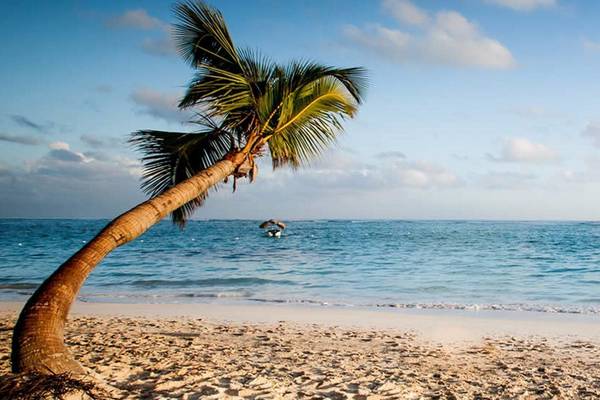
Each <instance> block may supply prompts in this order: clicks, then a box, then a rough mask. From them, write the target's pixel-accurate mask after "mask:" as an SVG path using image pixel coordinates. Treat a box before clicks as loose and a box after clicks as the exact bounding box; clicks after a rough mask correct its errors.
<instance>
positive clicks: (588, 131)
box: [581, 123, 600, 147]
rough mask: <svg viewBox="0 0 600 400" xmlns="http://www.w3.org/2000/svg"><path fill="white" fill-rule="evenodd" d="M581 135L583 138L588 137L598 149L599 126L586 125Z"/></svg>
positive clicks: (599, 143) (599, 145) (594, 124)
mask: <svg viewBox="0 0 600 400" xmlns="http://www.w3.org/2000/svg"><path fill="white" fill-rule="evenodd" d="M581 134H582V135H583V136H585V137H589V138H590V139H591V140H592V143H593V144H594V146H597V147H600V124H597V123H590V124H588V126H586V127H585V129H584V130H583V132H582V133H581Z"/></svg>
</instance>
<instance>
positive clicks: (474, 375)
mask: <svg viewBox="0 0 600 400" xmlns="http://www.w3.org/2000/svg"><path fill="white" fill-rule="evenodd" d="M20 306H21V305H20V304H17V303H0V357H1V359H0V373H1V374H6V373H8V372H9V371H10V358H9V350H10V336H11V328H12V327H13V324H14V322H15V318H16V315H17V312H18V309H19V308H20ZM599 322H600V321H599V317H598V316H584V315H557V314H537V313H518V312H488V313H478V312H450V311H425V310H412V311H411V310H388V309H385V310H373V309H348V308H336V307H296V306H289V305H285V306H267V305H259V306H252V305H223V304H195V305H194V304H185V305H181V304H160V305H151V304H144V305H131V304H130V305H123V304H102V303H93V304H92V303H90V304H84V303H78V304H77V305H76V306H75V307H74V310H73V312H72V315H71V320H70V321H69V324H68V328H67V335H66V336H67V343H68V345H69V347H70V348H71V349H72V351H73V353H74V354H75V356H76V358H77V359H78V360H79V361H80V362H81V363H82V364H83V365H84V366H85V367H87V368H89V369H90V370H92V371H94V372H95V373H96V374H98V375H100V376H101V377H103V379H104V380H105V382H107V383H108V384H110V385H112V386H113V387H115V388H118V389H119V390H120V392H115V396H116V397H117V398H127V399H137V398H182V399H197V398H207V399H211V398H238V399H239V398H244V399H267V398H274V399H278V398H281V399H297V398H307V399H420V398H424V399H496V398H497V399H550V398H556V399H597V398H600V326H599V325H600V323H599Z"/></svg>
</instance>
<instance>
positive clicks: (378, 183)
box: [275, 151, 460, 192]
mask: <svg viewBox="0 0 600 400" xmlns="http://www.w3.org/2000/svg"><path fill="white" fill-rule="evenodd" d="M385 155H386V156H385V157H381V156H379V155H378V157H376V162H375V164H369V163H365V162H363V161H360V160H359V159H358V158H355V157H353V156H351V155H350V154H348V153H345V152H339V151H338V152H333V151H332V152H329V153H328V154H327V156H326V157H323V158H322V159H321V160H320V161H318V162H316V163H315V164H314V165H312V166H311V167H309V168H306V169H304V170H303V171H302V172H301V173H299V174H297V175H295V174H292V173H291V172H289V173H288V174H287V175H286V173H285V172H284V171H282V172H277V173H276V174H275V179H278V180H281V179H288V178H289V179H290V181H289V182H287V183H285V184H284V183H281V182H280V185H281V186H290V187H296V188H300V187H303V188H310V190H314V188H319V189H320V190H325V191H338V192H339V191H344V192H346V191H347V192H360V191H380V190H392V189H432V188H447V187H453V186H457V185H459V184H460V179H459V178H458V177H457V176H456V175H455V174H454V173H453V172H451V171H449V170H448V169H446V168H444V167H442V166H440V165H437V164H435V163H431V162H428V161H413V160H406V159H405V158H406V156H404V155H403V154H402V153H400V152H387V153H385Z"/></svg>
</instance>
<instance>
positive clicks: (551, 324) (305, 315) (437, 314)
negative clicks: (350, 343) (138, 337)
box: [0, 301, 600, 344]
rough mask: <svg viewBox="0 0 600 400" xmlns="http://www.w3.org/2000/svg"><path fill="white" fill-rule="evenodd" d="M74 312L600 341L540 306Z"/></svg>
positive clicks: (592, 323)
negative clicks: (507, 308)
mask: <svg viewBox="0 0 600 400" xmlns="http://www.w3.org/2000/svg"><path fill="white" fill-rule="evenodd" d="M23 304H24V303H23V302H9V301H0V314H16V313H18V312H19V311H20V309H21V308H22V306H23ZM70 316H71V317H82V316H87V317H101V318H111V317H125V318H145V319H169V318H183V319H202V320H205V321H208V322H210V323H234V324H253V325H269V324H276V323H280V322H285V323H291V324H295V325H304V326H308V325H317V326H322V327H342V328H353V329H362V330H395V331H405V332H413V333H415V334H416V335H417V336H418V337H419V338H422V339H424V340H426V341H432V342H437V343H443V344H461V343H473V342H478V341H481V340H483V339H485V338H487V337H502V336H516V337H534V336H537V337H544V338H546V339H557V340H586V341H591V342H597V343H600V317H599V316H598V315H593V314H567V313H564V314H563V313H547V312H536V311H501V310H494V311H488V310H485V311H475V310H454V309H442V310H441V309H396V308H387V307H386V308H383V307H382V308H373V307H341V306H326V307H324V306H317V305H298V304H227V303H158V304H151V303H136V304H133V303H100V302H99V303H91V302H81V301H78V302H76V303H75V304H74V305H73V308H72V310H71V313H70Z"/></svg>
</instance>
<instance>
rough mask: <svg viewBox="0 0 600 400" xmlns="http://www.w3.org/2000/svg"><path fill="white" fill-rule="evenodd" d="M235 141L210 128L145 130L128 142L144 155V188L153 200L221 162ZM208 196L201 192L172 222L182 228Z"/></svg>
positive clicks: (217, 129)
mask: <svg viewBox="0 0 600 400" xmlns="http://www.w3.org/2000/svg"><path fill="white" fill-rule="evenodd" d="M232 140H233V139H232V136H231V134H229V133H228V132H224V131H223V130H221V129H219V128H217V127H210V128H209V129H206V130H205V131H201V132H197V133H182V132H164V131H154V130H142V131H137V132H135V133H133V134H132V135H131V138H130V139H129V142H130V143H131V144H132V145H133V146H134V148H135V149H136V150H138V151H140V152H142V153H143V154H144V157H143V158H142V165H143V174H142V184H141V187H142V190H143V191H144V192H145V193H146V194H148V195H149V196H150V197H154V196H157V195H159V194H161V193H163V192H164V191H165V190H167V189H169V188H171V187H173V186H175V185H176V184H178V183H180V182H183V181H184V180H186V179H188V178H190V177H192V176H193V175H195V174H196V173H198V172H200V171H202V170H203V169H206V168H208V167H209V166H211V165H212V164H214V163H215V162H217V161H219V160H220V159H222V158H223V157H224V156H225V154H227V152H228V151H229V150H230V148H231V143H232ZM206 197H207V193H202V194H201V195H200V196H198V197H197V198H196V199H194V200H192V201H191V202H189V203H187V204H185V205H183V206H182V207H180V208H178V209H177V210H175V211H174V212H173V213H172V215H171V216H172V219H173V222H174V223H176V224H178V225H180V226H183V225H184V224H185V222H186V220H187V219H188V218H189V216H191V214H192V213H193V212H194V210H195V209H196V208H197V207H199V206H201V205H202V203H203V202H204V200H205V199H206Z"/></svg>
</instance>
